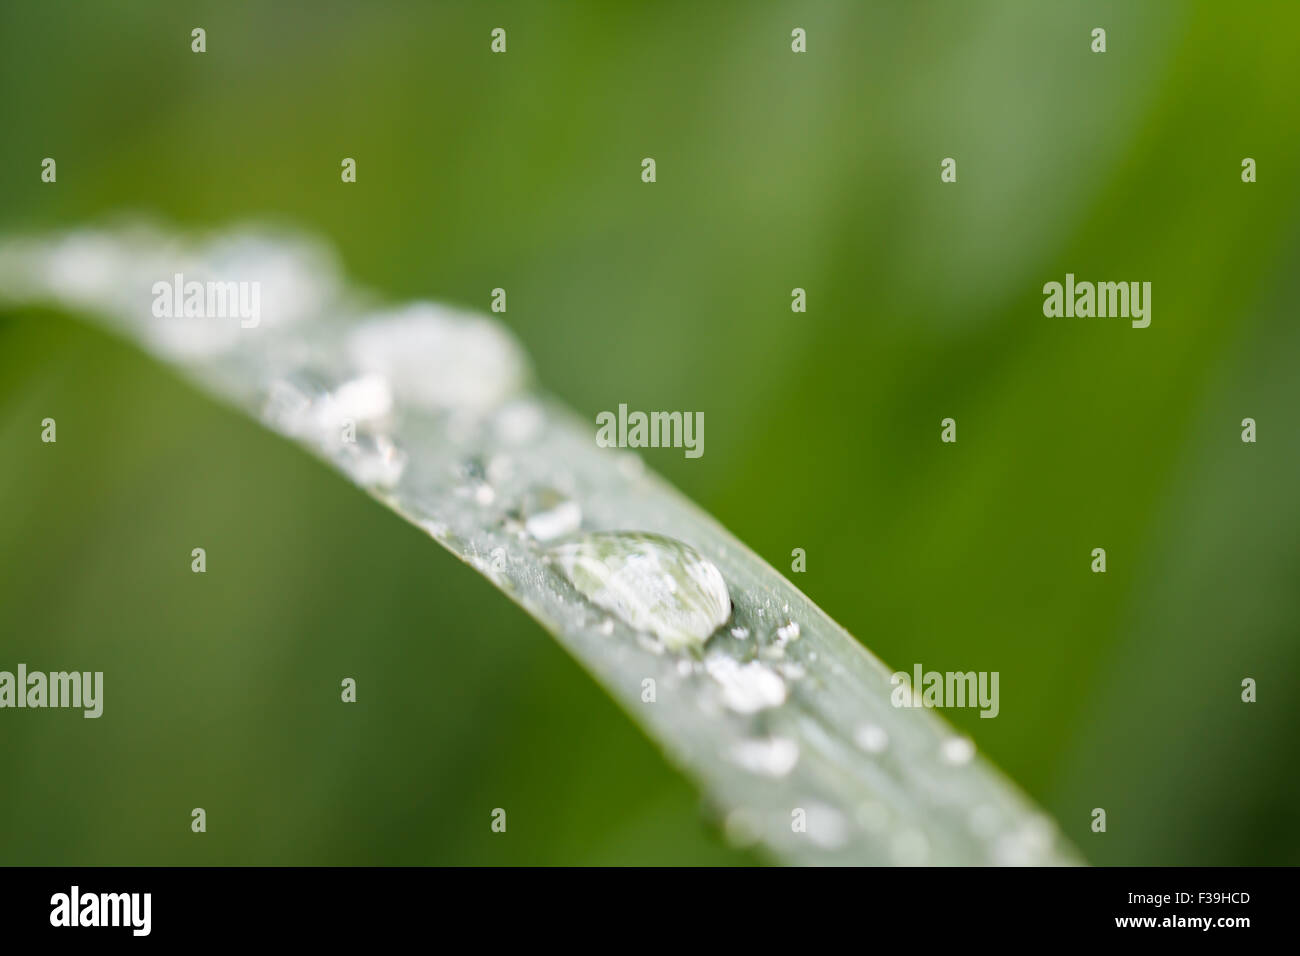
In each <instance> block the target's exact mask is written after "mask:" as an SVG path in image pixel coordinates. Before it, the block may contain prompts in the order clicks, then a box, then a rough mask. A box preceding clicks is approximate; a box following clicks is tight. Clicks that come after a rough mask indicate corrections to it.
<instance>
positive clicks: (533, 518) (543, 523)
mask: <svg viewBox="0 0 1300 956" xmlns="http://www.w3.org/2000/svg"><path fill="white" fill-rule="evenodd" d="M518 516H519V520H520V521H521V522H523V525H524V529H525V530H526V531H527V532H528V533H529V534H530V535H532V536H533V537H534V538H536V539H537V540H538V541H553V540H554V539H556V538H562V537H564V536H565V535H566V534H572V533H573V532H575V531H577V530H578V528H579V527H580V526H581V525H582V509H581V508H580V507H578V503H577V502H576V501H574V500H573V499H572V498H570V497H569V496H568V495H565V494H562V493H561V492H558V491H556V490H555V489H554V488H535V489H533V490H531V491H529V492H528V493H527V494H526V495H525V496H524V500H523V504H521V505H520V507H519V511H518Z"/></svg>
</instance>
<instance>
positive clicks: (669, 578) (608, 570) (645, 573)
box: [548, 531, 779, 680]
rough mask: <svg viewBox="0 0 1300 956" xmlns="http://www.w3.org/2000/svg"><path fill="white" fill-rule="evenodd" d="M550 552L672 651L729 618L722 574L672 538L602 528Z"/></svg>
mask: <svg viewBox="0 0 1300 956" xmlns="http://www.w3.org/2000/svg"><path fill="white" fill-rule="evenodd" d="M548 555H549V556H550V557H551V558H552V559H553V560H554V561H555V562H556V563H557V564H558V565H559V567H560V570H561V571H563V572H564V576H565V577H567V578H568V579H569V581H570V583H572V584H573V586H574V587H575V588H577V589H578V591H579V592H580V593H581V594H582V595H583V596H584V597H586V598H587V600H589V601H591V602H592V603H593V604H595V605H596V606H597V607H600V608H604V609H605V610H606V611H609V612H611V613H612V614H614V615H616V616H617V617H619V618H621V619H622V620H623V621H625V622H626V623H627V624H628V625H629V626H631V627H632V628H634V629H636V630H638V631H644V632H647V633H650V634H653V635H654V636H655V637H657V638H659V640H661V641H662V642H663V643H664V645H665V646H667V647H668V649H669V650H674V651H676V650H680V649H682V648H685V647H689V646H693V645H694V646H699V645H702V644H703V643H704V642H705V641H706V640H707V639H708V637H709V635H711V634H712V633H713V632H714V631H716V630H717V629H718V627H719V626H721V625H722V624H723V623H724V622H725V621H726V620H727V618H728V617H730V616H731V595H730V594H729V593H728V591H727V583H726V582H725V581H724V580H723V579H722V574H721V572H719V571H718V569H717V568H716V567H714V565H713V563H712V562H710V561H708V560H706V559H705V558H704V557H703V556H701V555H700V553H699V552H698V551H696V550H695V549H694V548H692V547H691V546H690V545H687V544H683V543H682V542H680V541H677V540H675V539H673V538H667V537H664V536H663V535H657V534H645V533H640V532H630V531H607V532H598V533H595V534H588V535H584V536H583V537H582V538H579V539H578V540H577V541H571V542H565V543H563V544H559V545H556V546H555V547H553V548H551V549H550V551H549V552H548ZM778 680H779V678H778Z"/></svg>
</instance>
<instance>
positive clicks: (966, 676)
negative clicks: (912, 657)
mask: <svg viewBox="0 0 1300 956" xmlns="http://www.w3.org/2000/svg"><path fill="white" fill-rule="evenodd" d="M889 683H891V684H893V685H894V689H893V690H892V691H891V692H890V694H889V702H890V703H891V704H893V705H894V706H895V707H978V708H980V716H981V717H996V716H997V715H998V710H999V709H1000V707H999V704H998V672H997V671H965V672H962V671H946V672H945V671H927V670H922V668H921V665H920V664H917V665H915V666H914V667H913V668H912V673H911V674H908V673H907V671H897V672H896V673H894V674H893V675H892V676H891V677H890V678H889Z"/></svg>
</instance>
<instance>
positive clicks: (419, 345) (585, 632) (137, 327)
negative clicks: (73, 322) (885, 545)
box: [0, 225, 1078, 865]
mask: <svg viewBox="0 0 1300 956" xmlns="http://www.w3.org/2000/svg"><path fill="white" fill-rule="evenodd" d="M190 283H198V284H199V285H198V286H191V285H190ZM210 283H216V284H220V285H210ZM225 283H233V284H230V285H224V284H225ZM240 283H245V285H240ZM222 286H224V288H223V287H222ZM254 289H256V292H254ZM0 299H7V300H9V301H11V302H18V303H23V302H37V301H39V302H52V303H54V304H56V305H58V306H61V307H63V308H65V309H66V310H68V311H69V312H71V313H74V314H76V315H81V316H86V317H89V318H91V319H93V320H96V321H99V322H103V323H105V324H107V325H108V326H110V327H111V328H113V329H115V330H116V331H117V332H118V333H119V334H122V335H124V336H126V337H127V338H128V339H130V340H131V341H133V342H135V343H137V344H138V345H140V346H141V347H142V348H144V349H146V350H147V351H149V352H152V353H153V354H155V355H156V356H157V357H158V358H159V359H160V360H162V361H164V362H166V363H169V364H170V365H172V366H174V367H176V368H179V369H180V370H182V371H183V372H184V373H185V374H186V375H188V376H189V377H191V378H192V379H193V380H195V381H196V382H198V383H199V384H200V385H201V386H202V387H204V388H206V389H208V390H209V391H211V392H212V393H213V394H215V395H216V396H218V397H220V398H222V399H224V400H226V401H227V402H229V403H231V404H232V405H234V406H235V407H237V408H240V409H242V410H244V411H246V412H248V413H249V414H251V415H254V416H256V417H257V418H259V419H260V420H261V421H262V422H263V423H265V424H266V425H267V426H268V427H270V428H272V429H273V430H276V431H278V432H280V433H282V434H284V435H285V436H287V437H289V438H291V439H293V440H294V441H297V442H299V443H301V444H303V445H305V446H306V447H307V448H309V449H310V450H311V451H313V452H314V453H315V454H317V455H318V456H319V457H320V458H321V459H323V460H324V461H325V462H327V463H329V464H330V465H332V466H333V467H335V468H337V469H338V470H339V471H341V472H342V473H343V474H344V475H345V476H346V477H348V478H349V480H351V481H353V482H355V483H357V484H358V485H360V486H361V487H363V488H365V489H366V490H367V491H368V492H369V493H370V494H372V495H373V496H374V497H375V498H376V499H378V500H379V501H381V502H383V503H384V504H385V505H387V506H388V507H389V508H391V509H392V510H393V511H395V512H396V513H397V514H399V515H401V516H402V517H403V518H405V519H406V520H408V521H410V522H411V523H413V524H415V525H416V526H418V527H420V528H422V529H423V530H425V531H426V532H427V533H428V534H429V535H430V537H432V538H433V539H434V540H435V541H437V542H438V543H439V544H441V545H442V546H443V547H445V548H447V549H448V550H450V551H451V552H452V553H453V554H455V555H456V556H458V557H459V558H461V559H462V560H463V561H465V562H467V563H469V564H470V565H472V566H473V567H475V568H476V569H478V570H479V571H480V572H481V573H482V574H484V575H485V576H486V577H488V578H489V579H490V580H491V581H492V582H493V583H494V584H495V585H496V586H497V587H498V588H500V590H501V591H502V592H503V593H505V594H506V595H508V596H509V597H510V598H511V599H512V600H514V601H516V602H517V603H518V604H519V605H520V606H522V607H523V608H524V609H525V610H527V611H528V613H529V614H531V615H532V616H533V617H534V618H535V619H536V620H537V621H538V622H539V623H541V625H542V626H543V627H544V628H546V630H548V631H549V632H550V633H551V634H553V635H554V636H555V638H556V639H557V640H558V641H560V642H561V643H562V644H563V645H564V646H565V647H566V648H567V649H568V650H569V652H570V653H571V654H572V655H573V656H574V657H575V658H576V659H577V660H578V661H579V662H580V663H581V664H582V665H583V666H584V667H585V668H586V669H587V670H588V671H589V672H590V673H591V675H592V676H593V677H594V678H595V679H596V680H597V681H598V682H599V683H600V684H601V685H602V686H603V687H604V688H605V689H606V690H607V691H608V692H609V693H610V694H611V695H612V696H613V697H614V699H615V700H617V701H618V702H619V703H620V704H621V705H622V706H623V707H624V708H625V709H626V710H627V712H628V713H629V714H630V715H631V716H632V718H633V719H634V720H635V721H636V722H637V723H638V724H640V726H641V727H642V728H644V730H645V731H646V733H647V734H648V735H649V736H650V737H651V738H652V739H653V740H655V741H657V742H658V744H659V745H660V746H661V747H662V749H663V751H664V753H665V755H666V756H667V758H668V759H669V760H671V761H672V762H674V763H675V764H677V765H678V766H679V767H681V768H682V769H683V770H684V771H685V772H686V773H687V774H688V775H690V776H691V777H692V778H693V779H694V780H696V781H697V782H698V784H699V785H700V787H701V788H702V790H703V791H704V793H705V794H706V795H707V797H708V799H709V800H710V802H711V803H712V805H713V806H714V807H715V808H716V810H717V812H718V814H719V817H720V821H721V823H722V825H723V827H724V829H725V831H726V833H727V835H728V836H729V838H731V839H732V840H734V841H736V842H738V843H742V844H749V843H754V844H759V845H761V846H762V847H764V848H766V850H767V851H769V852H770V853H771V854H773V855H774V856H775V858H777V859H778V860H782V861H786V862H791V863H846V864H854V863H868V864H875V863H880V864H911V863H930V864H1024V865H1038V864H1069V863H1075V862H1078V858H1077V856H1076V854H1075V852H1074V850H1073V849H1072V848H1071V847H1069V846H1068V844H1067V843H1066V842H1065V841H1064V840H1063V838H1062V837H1061V835H1060V833H1059V831H1058V829H1057V827H1056V826H1055V824H1054V823H1052V821H1050V819H1048V818H1047V817H1046V816H1045V815H1044V814H1043V813H1042V812H1041V811H1038V810H1037V809H1036V808H1035V807H1034V806H1033V805H1032V804H1030V803H1029V802H1028V801H1027V800H1026V799H1025V798H1024V796H1023V795H1021V794H1020V793H1019V792H1018V791H1017V790H1016V788H1015V787H1014V786H1012V785H1011V784H1010V783H1009V782H1008V781H1007V780H1005V779H1004V778H1003V777H1002V776H1001V775H1000V774H999V773H998V772H997V771H996V770H995V769H994V768H993V767H992V766H991V765H989V764H988V763H987V762H986V761H985V760H983V759H982V758H981V757H979V756H978V755H977V754H976V753H975V751H974V747H973V745H972V744H971V742H970V741H969V740H966V739H964V738H962V737H960V736H958V735H956V734H955V733H954V731H953V730H952V729H951V728H950V727H949V726H948V725H947V724H946V723H945V722H944V721H943V720H942V719H940V718H939V717H937V716H936V715H935V714H934V713H932V712H930V711H928V710H926V709H924V708H919V707H896V706H894V704H893V702H892V700H891V696H892V695H896V694H897V693H898V692H899V691H898V690H897V689H896V688H895V686H894V685H893V684H892V683H891V671H890V669H888V668H887V667H885V666H884V665H883V664H882V663H881V662H880V661H879V660H877V659H876V658H875V657H874V656H872V655H871V654H870V653H869V652H868V651H866V650H865V649H864V648H863V647H862V645H860V644H859V643H858V642H857V641H856V640H854V639H853V638H852V637H851V636H850V635H849V634H848V633H847V632H846V631H845V630H844V629H843V628H841V627H839V626H838V625H837V624H835V622H834V621H832V620H831V619H830V618H829V617H828V616H827V615H826V614H824V613H823V612H822V611H821V610H820V609H819V608H818V607H817V606H816V605H814V604H813V603H812V601H810V600H809V599H808V598H807V597H806V596H805V595H803V594H802V593H801V592H800V591H799V590H798V589H797V588H796V587H794V585H792V584H791V583H790V582H789V581H787V580H786V579H785V578H784V577H782V575H780V574H779V573H778V572H777V571H775V570H774V569H773V568H771V567H770V566H769V565H767V564H766V563H765V562H764V561H763V560H762V559H761V558H759V557H758V556H757V555H755V554H754V553H753V552H751V551H749V550H748V549H747V548H746V547H745V546H744V545H743V544H741V543H740V542H739V541H738V540H736V539H735V538H734V537H733V536H732V535H730V534H729V533H728V532H727V531H726V530H725V529H724V528H722V527H721V526H720V525H719V524H718V523H717V522H716V521H714V520H713V519H712V518H711V517H709V516H708V515H707V514H705V513H704V512H703V511H701V510H700V509H699V508H697V507H696V506H694V505H693V504H691V503H690V502H689V501H687V500H686V499H685V498H684V497H682V496H681V495H680V494H679V493H677V492H676V491H675V490H674V489H673V488H671V487H670V486H668V485H667V484H666V483H665V482H664V481H662V480H661V479H659V478H658V477H656V476H655V475H654V474H652V473H651V472H649V471H648V470H646V469H645V468H644V467H643V465H642V463H641V461H640V459H638V458H636V457H635V456H634V455H632V454H630V453H628V452H619V451H616V450H612V449H605V448H600V447H598V446H597V445H596V443H595V441H594V428H593V426H592V425H589V424H587V423H585V422H582V421H580V420H578V419H577V418H575V417H574V416H573V414H572V413H570V412H569V411H568V410H566V409H565V408H564V407H563V406H562V405H561V404H560V403H559V402H557V401H556V400H554V399H553V398H551V397H549V396H548V395H546V394H545V393H544V392H542V391H540V390H539V389H537V388H536V387H535V386H534V385H533V384H532V382H531V377H530V373H529V370H528V363H527V360H526V358H525V356H524V355H523V353H522V351H521V350H520V349H519V348H518V346H517V345H516V344H515V342H514V340H513V339H512V338H511V337H510V336H509V335H508V333H507V332H505V330H504V329H503V328H501V327H500V326H499V325H497V324H495V323H493V322H492V321H491V320H489V319H487V318H484V317H479V316H470V315H464V314H460V313H456V312H453V311H451V310H448V309H445V308H443V307H440V306H437V305H432V304H423V303H416V304H414V305H408V306H403V307H399V308H396V309H394V308H384V307H380V306H377V305H376V304H375V301H374V300H373V298H372V297H370V296H368V295H367V294H366V293H364V292H363V291H360V290H357V289H353V288H349V287H348V286H346V285H345V284H344V283H343V282H342V280H341V279H340V275H339V271H338V269H337V266H336V265H335V264H334V262H333V261H332V259H331V258H330V256H329V254H328V252H326V251H325V250H324V249H323V248H322V247H320V246H318V245H315V244H313V243H311V242H308V241H305V240H303V239H301V238H300V237H294V236H288V235H283V234H275V233H269V232H258V231H233V232H228V233H224V234H220V235H216V236H210V237H192V236H178V235H173V234H168V233H165V232H161V231H158V230H155V229H152V228H148V227H143V226H138V225H127V226H120V227H113V228H109V229H101V230H93V231H80V232H72V233H66V234H60V235H55V236H51V237H45V238H35V239H11V240H8V241H5V242H3V243H0ZM187 303H189V307H190V308H191V309H192V310H193V311H195V312H199V313H205V315H203V316H200V315H191V316H189V317H185V313H186V308H187ZM169 310H170V311H172V312H175V313H177V314H175V315H171V316H169V315H168V314H167V313H168V311H169ZM209 312H217V313H221V314H220V315H206V313H209ZM349 439H351V440H349ZM616 531H617V532H637V533H651V534H658V535H664V536H667V537H669V538H672V539H676V540H677V541H680V542H684V543H685V544H687V545H689V547H690V548H693V549H694V550H695V551H696V552H698V553H699V554H700V555H702V556H703V557H704V558H705V559H707V560H708V561H709V562H711V563H712V564H713V565H715V566H716V568H717V569H718V570H719V571H720V572H721V575H722V577H723V579H724V580H725V582H726V586H727V590H728V591H729V594H730V601H731V614H730V619H729V620H727V622H726V623H725V624H724V625H723V626H722V627H720V628H719V629H718V630H717V631H716V632H715V633H713V635H712V636H711V637H710V638H709V639H708V641H707V643H705V644H704V645H703V646H702V647H700V646H694V645H688V646H682V647H680V648H676V645H674V648H675V649H674V648H669V647H666V646H665V645H664V644H663V643H662V642H660V641H659V640H657V639H655V637H654V636H653V635H652V634H648V633H645V632H642V631H637V630H634V629H633V628H632V627H630V626H629V625H628V623H626V621H625V620H624V618H623V617H620V616H619V615H617V614H610V613H607V612H606V611H604V610H602V609H601V608H600V607H598V606H596V605H595V604H593V603H592V602H591V601H590V600H588V599H587V597H585V596H584V595H583V594H581V593H579V592H578V591H577V590H576V589H575V588H574V587H573V585H572V584H571V583H570V582H569V580H568V578H567V577H566V576H565V575H564V574H562V573H561V572H560V570H559V568H558V567H557V566H556V563H555V562H554V561H553V560H552V559H551V558H550V556H549V554H548V552H549V549H550V547H551V546H552V545H553V544H554V543H555V541H554V540H552V535H553V534H562V535H563V538H564V540H569V541H572V540H573V539H574V537H575V536H577V535H580V534H583V533H591V532H616Z"/></svg>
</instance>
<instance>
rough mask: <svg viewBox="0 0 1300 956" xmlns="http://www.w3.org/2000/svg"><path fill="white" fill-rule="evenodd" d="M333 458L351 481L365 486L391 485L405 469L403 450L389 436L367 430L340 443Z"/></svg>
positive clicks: (383, 486)
mask: <svg viewBox="0 0 1300 956" xmlns="http://www.w3.org/2000/svg"><path fill="white" fill-rule="evenodd" d="M335 457H336V458H337V460H338V462H339V464H340V465H341V466H342V467H343V468H344V469H346V470H347V473H348V474H349V475H351V476H352V480H353V481H355V482H356V483H357V484H359V485H364V486H366V487H372V486H373V487H378V488H392V487H393V486H395V485H396V484H397V483H398V482H399V481H400V480H401V478H402V472H403V471H404V470H405V469H406V452H404V451H402V449H401V448H400V447H398V445H397V443H396V442H394V441H393V440H392V439H391V438H388V437H386V436H384V435H372V434H371V433H369V432H362V433H360V434H358V435H357V440H356V441H353V442H341V443H340V444H339V445H338V451H337V454H336V456H335Z"/></svg>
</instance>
